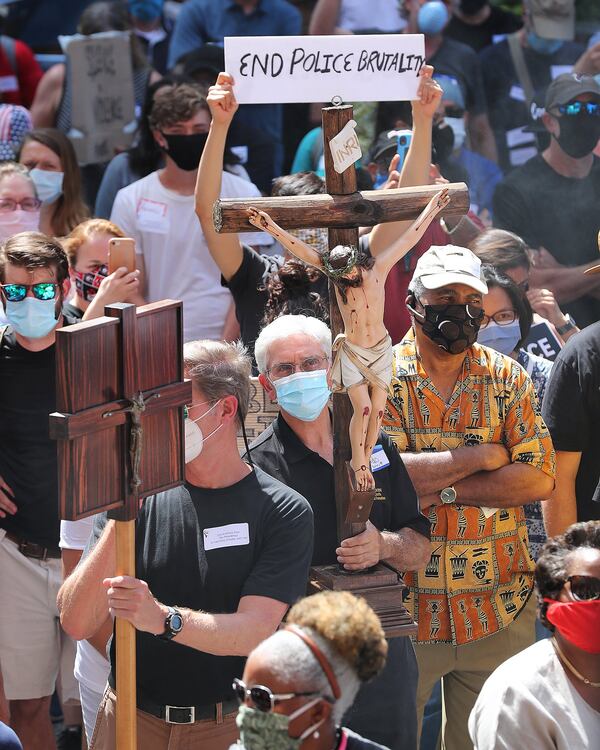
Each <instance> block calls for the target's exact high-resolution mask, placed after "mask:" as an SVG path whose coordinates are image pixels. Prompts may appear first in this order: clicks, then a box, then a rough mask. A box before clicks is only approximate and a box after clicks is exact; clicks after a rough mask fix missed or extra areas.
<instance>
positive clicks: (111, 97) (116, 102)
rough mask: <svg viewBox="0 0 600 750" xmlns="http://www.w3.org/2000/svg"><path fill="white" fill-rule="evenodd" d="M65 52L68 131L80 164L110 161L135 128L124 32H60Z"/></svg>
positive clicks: (128, 51) (127, 42)
mask: <svg viewBox="0 0 600 750" xmlns="http://www.w3.org/2000/svg"><path fill="white" fill-rule="evenodd" d="M59 41H60V43H61V46H62V48H63V50H64V52H65V53H66V55H67V59H68V63H67V75H68V76H69V82H70V86H69V89H70V92H71V130H70V131H69V132H68V133H67V135H68V136H69V139H70V140H71V142H72V143H73V146H74V147H75V152H76V153H77V161H78V162H79V163H80V164H98V163H102V162H106V161H109V160H110V159H112V157H113V156H114V155H115V153H117V152H118V151H119V150H123V149H126V148H128V147H129V146H130V145H131V142H132V140H133V134H134V132H135V128H136V121H135V92H134V86H133V66H132V62H131V40H130V37H129V33H128V32H119V31H110V32H104V33H101V34H91V35H90V36H83V35H81V34H77V35H75V36H70V37H59Z"/></svg>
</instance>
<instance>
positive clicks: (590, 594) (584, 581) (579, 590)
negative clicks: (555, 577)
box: [567, 576, 600, 602]
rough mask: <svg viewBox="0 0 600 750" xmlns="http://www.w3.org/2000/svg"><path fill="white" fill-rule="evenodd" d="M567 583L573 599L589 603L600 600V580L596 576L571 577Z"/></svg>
mask: <svg viewBox="0 0 600 750" xmlns="http://www.w3.org/2000/svg"><path fill="white" fill-rule="evenodd" d="M567 582H568V584H569V586H570V589H571V594H572V595H573V599H576V600H577V601H582V602H588V601H591V600H593V599H600V578H595V577H594V576H569V577H568V578H567Z"/></svg>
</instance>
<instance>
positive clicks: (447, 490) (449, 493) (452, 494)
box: [440, 487, 456, 505]
mask: <svg viewBox="0 0 600 750" xmlns="http://www.w3.org/2000/svg"><path fill="white" fill-rule="evenodd" d="M440 500H441V501H442V503H443V504H444V505H451V504H452V503H455V502H456V490H455V489H454V487H444V489H443V490H442V491H441V492H440Z"/></svg>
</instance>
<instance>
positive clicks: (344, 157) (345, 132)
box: [329, 120, 362, 174]
mask: <svg viewBox="0 0 600 750" xmlns="http://www.w3.org/2000/svg"><path fill="white" fill-rule="evenodd" d="M355 127H356V120H350V121H349V122H347V123H346V124H345V125H344V127H343V128H342V129H341V130H340V132H339V133H338V134H337V135H334V136H333V138H332V139H331V140H330V141H329V148H330V149H331V156H332V157H333V166H334V168H335V171H336V172H337V173H338V174H342V172H345V171H346V169H348V167H349V166H351V165H352V164H354V162H355V161H358V160H359V159H360V157H361V156H362V151H361V150H360V143H359V142H358V136H357V135H356V130H355V129H354V128H355Z"/></svg>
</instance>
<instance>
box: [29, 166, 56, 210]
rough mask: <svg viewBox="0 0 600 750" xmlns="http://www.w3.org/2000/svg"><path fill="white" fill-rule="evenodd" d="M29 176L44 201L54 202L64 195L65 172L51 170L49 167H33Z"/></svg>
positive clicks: (39, 196)
mask: <svg viewBox="0 0 600 750" xmlns="http://www.w3.org/2000/svg"><path fill="white" fill-rule="evenodd" d="M29 176H30V177H31V179H32V180H33V184H34V185H35V191H36V193H37V196H38V198H39V199H40V200H41V201H42V203H54V201H55V200H58V198H60V196H61V195H62V191H63V178H64V176H65V175H64V172H51V171H50V170H48V169H38V168H37V167H36V168H35V169H32V170H31V171H30V172H29Z"/></svg>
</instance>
